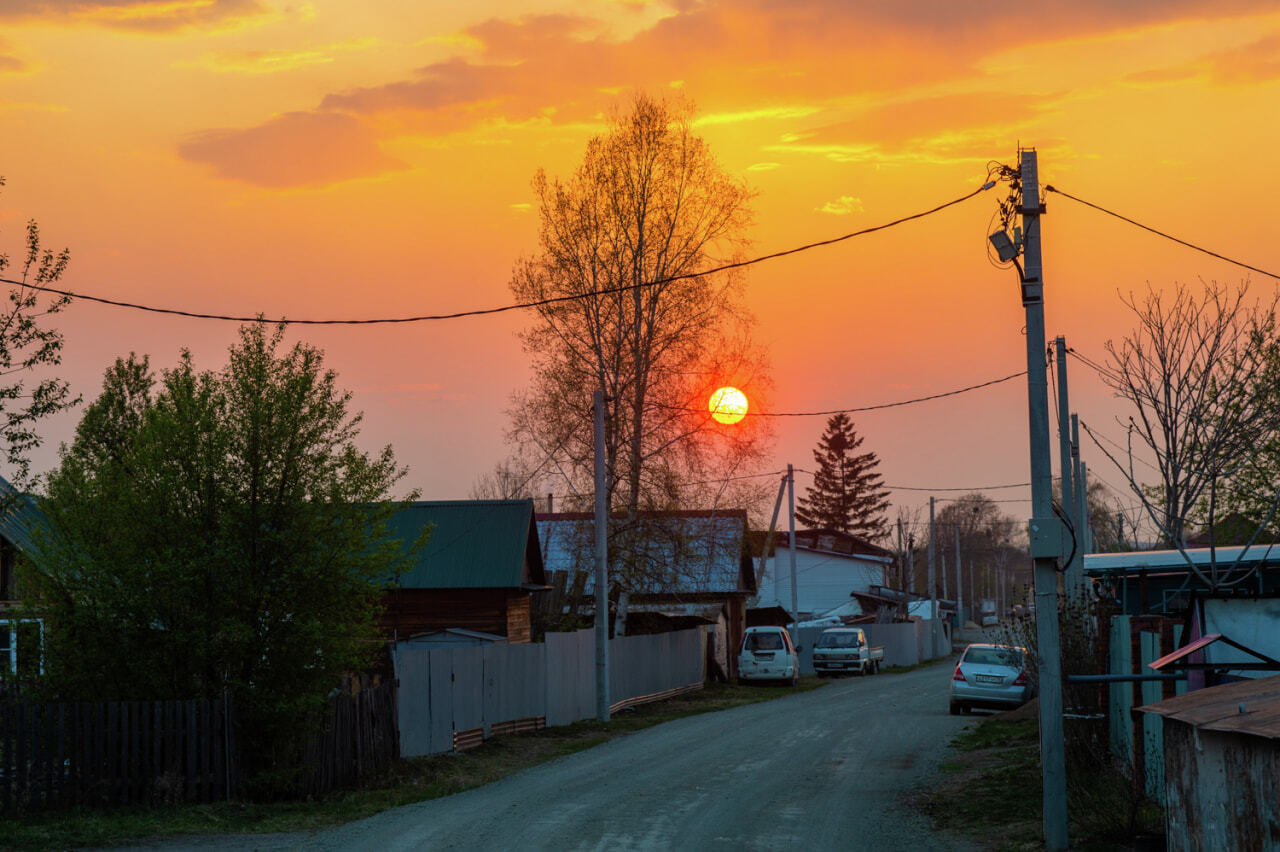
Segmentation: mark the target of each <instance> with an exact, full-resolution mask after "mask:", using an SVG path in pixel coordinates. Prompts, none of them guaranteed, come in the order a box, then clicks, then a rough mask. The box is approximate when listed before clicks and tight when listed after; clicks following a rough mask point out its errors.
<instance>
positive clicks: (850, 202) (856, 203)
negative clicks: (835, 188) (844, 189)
mask: <svg viewBox="0 0 1280 852" xmlns="http://www.w3.org/2000/svg"><path fill="white" fill-rule="evenodd" d="M813 209H814V211H815V212H817V213H828V214H830V215H832V216H848V215H849V214H851V213H862V212H864V211H863V208H862V199H861V198H855V197H854V196H852V195H842V196H840V197H839V198H837V199H836V200H835V201H828V202H827V203H826V204H824V205H822V206H821V207H815V208H813Z"/></svg>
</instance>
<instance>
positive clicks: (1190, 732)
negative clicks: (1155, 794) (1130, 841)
mask: <svg viewBox="0 0 1280 852" xmlns="http://www.w3.org/2000/svg"><path fill="white" fill-rule="evenodd" d="M1138 710H1139V711H1140V712H1143V713H1147V714H1151V715H1153V716H1159V717H1162V719H1163V722H1162V728H1163V739H1164V766H1163V770H1164V781H1163V788H1164V792H1165V808H1164V812H1165V829H1166V831H1165V834H1166V838H1167V843H1168V848H1169V849H1170V850H1174V852H1177V851H1178V850H1193V849H1194V850H1199V849H1218V848H1221V849H1280V675H1272V676H1271V677H1266V678H1258V679H1255V680H1246V681H1240V682H1237V683H1228V684H1223V685H1221V686H1214V687H1210V688H1208V689H1200V690H1197V691H1195V692H1188V693H1187V694H1185V695H1178V696H1175V697H1173V698H1166V699H1165V700H1164V701H1158V702H1156V703H1154V704H1148V705H1146V706H1145V707H1139V708H1138Z"/></svg>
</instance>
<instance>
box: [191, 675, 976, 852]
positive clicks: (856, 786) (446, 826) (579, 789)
mask: <svg viewBox="0 0 1280 852" xmlns="http://www.w3.org/2000/svg"><path fill="white" fill-rule="evenodd" d="M949 673H950V668H949V667H948V666H947V665H945V664H940V665H934V666H930V667H928V668H924V669H917V670H915V671H912V672H907V673H905V674H899V675H887V674H881V675H878V676H874V677H866V678H849V679H844V680H839V681H835V682H833V683H832V684H830V685H829V686H826V687H824V688H822V689H818V690H814V691H812V692H807V693H803V694H799V695H793V696H788V697H786V698H783V699H779V700H777V701H769V702H765V703H762V704H755V705H751V706H747V707H739V708H736V709H733V710H728V711H725V712H722V713H708V714H704V715H701V716H694V717H690V718H687V719H681V720H677V721H674V722H669V723H667V724H665V725H660V726H658V727H655V728H649V729H646V730H644V731H640V732H638V733H635V734H632V735H631V736H627V737H623V738H620V739H617V740H613V741H611V742H609V743H606V744H605V745H602V746H599V747H597V748H594V749H590V750H589V751H585V752H580V753H578V754H575V755H571V756H569V757H566V758H562V759H559V760H556V761H553V762H551V763H547V764H543V765H541V766H538V767H535V768H533V769H530V770H528V771H525V772H522V773H520V774H518V775H514V776H511V777H510V778H507V779H505V780H503V781H499V782H497V783H495V784H491V785H489V786H486V787H481V788H478V789H475V790H470V791H468V792H465V793H461V794H459V795H456V796H450V797H448V798H444V799H436V800H433V801H429V802H422V803H420V804H416V805H408V806H406V807H403V808H398V809H396V810H393V811H387V812H385V813H382V814H379V815H377V816H374V817H371V818H369V819H366V820H361V821H360V822H356V823H351V824H349V825H346V826H343V827H341V828H338V829H334V830H330V831H326V832H321V833H318V834H313V835H276V836H274V837H258V838H250V837H244V836H241V837H237V838H207V839H205V840H204V841H203V842H201V841H198V840H194V841H193V842H191V843H189V844H180V845H181V846H184V847H185V848H192V849H195V848H202V849H210V848H231V847H234V848H237V849H242V850H244V849H306V850H330V849H332V850H370V852H397V850H420V849H433V850H434V849H450V850H498V849H520V850H526V849H538V850H541V849H548V850H550V849H554V850H637V852H640V850H646V851H647V850H668V849H671V850H678V849H698V850H703V849H725V850H738V849H805V850H836V849H855V850H856V849H875V850H893V849H912V850H917V849H965V848H968V847H967V845H966V844H965V843H964V842H963V841H960V840H958V839H956V838H952V837H946V836H940V835H936V834H934V833H932V832H931V831H930V829H929V827H928V825H927V822H926V821H925V820H924V819H923V818H922V817H921V816H919V815H917V814H915V813H913V812H912V811H911V810H910V809H909V805H908V801H907V795H908V794H909V792H910V791H911V790H913V789H914V788H916V787H917V786H918V785H919V784H920V783H921V782H922V781H923V780H924V779H925V778H927V777H928V775H929V774H930V773H931V772H932V771H933V769H934V767H935V766H936V765H937V763H938V761H939V758H940V755H941V754H942V753H943V751H944V749H945V747H946V744H947V743H948V742H949V741H950V739H951V737H952V735H953V734H954V733H955V732H956V731H957V730H959V729H960V728H962V727H963V726H964V725H966V724H967V723H968V722H969V721H970V720H969V719H966V718H956V717H952V716H950V715H948V713H947V686H948V680H947V676H948V675H949ZM166 848H168V849H173V848H175V846H173V845H166Z"/></svg>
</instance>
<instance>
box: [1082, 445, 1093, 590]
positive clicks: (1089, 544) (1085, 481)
mask: <svg viewBox="0 0 1280 852" xmlns="http://www.w3.org/2000/svg"><path fill="white" fill-rule="evenodd" d="M1080 527H1081V529H1082V530H1083V531H1084V540H1083V541H1082V542H1081V543H1080V590H1081V593H1082V594H1083V593H1084V592H1085V591H1086V590H1087V589H1088V581H1087V580H1086V579H1085V576H1084V555H1085V554H1086V553H1093V526H1092V525H1091V523H1090V520H1089V465H1087V464H1085V462H1084V459H1081V460H1080Z"/></svg>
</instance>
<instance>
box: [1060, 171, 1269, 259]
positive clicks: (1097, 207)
mask: <svg viewBox="0 0 1280 852" xmlns="http://www.w3.org/2000/svg"><path fill="white" fill-rule="evenodd" d="M1044 189H1045V192H1056V193H1058V195H1061V196H1063V197H1065V198H1070V199H1071V200H1072V201H1074V202H1076V203H1077V204H1083V205H1084V206H1086V207H1092V208H1093V209H1094V210H1097V211H1099V212H1101V213H1106V214H1107V215H1108V216H1114V217H1116V218H1117V219H1119V220H1121V221H1123V222H1128V223H1129V224H1130V225H1134V226H1135V227H1138V228H1141V229H1142V230H1144V231H1150V232H1151V233H1153V234H1155V235H1156V236H1159V237H1164V238H1165V239H1166V240H1172V241H1173V242H1175V243H1178V244H1179V245H1184V246H1186V247H1187V248H1189V249H1195V250H1196V251H1198V252H1202V253H1204V254H1207V255H1209V256H1210V257H1216V258H1217V259H1218V260H1225V261H1226V262H1227V263H1231V264H1235V265H1236V266H1240V267H1243V268H1245V269H1248V270H1251V271H1253V272H1257V273H1259V274H1260V275H1266V276H1267V277H1268V278H1276V279H1280V275H1277V274H1276V273H1274V272H1268V271H1267V270H1265V269H1259V268H1258V267H1256V266H1250V265H1249V264H1247V263H1245V262H1244V261H1241V260H1236V259H1235V258H1231V257H1227V256H1226V255H1225V254H1218V253H1217V252H1216V251H1210V250H1209V249H1207V248H1204V247H1203V246H1198V245H1196V244H1195V243H1189V242H1187V241H1186V240H1181V239H1178V238H1177V237H1175V236H1173V235H1171V234H1166V233H1165V232H1164V231H1160V230H1157V229H1155V228H1153V227H1151V226H1150V225H1144V224H1142V223H1141V222H1139V221H1136V220H1134V219H1130V218H1129V217H1128V216H1122V215H1120V214H1119V213H1116V212H1115V211H1114V210H1108V209H1107V208H1105V207H1102V206H1100V205H1097V204H1094V203H1093V202H1091V201H1085V200H1084V199H1083V198H1077V197H1076V196H1074V195H1072V194H1071V193H1069V192H1063V191H1062V190H1060V189H1058V188H1057V187H1055V186H1045V188H1044Z"/></svg>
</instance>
